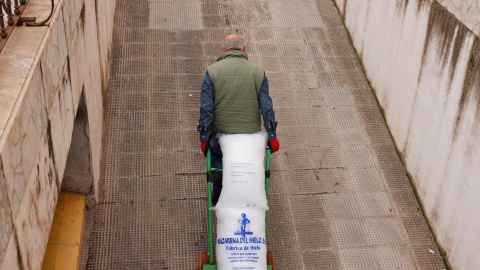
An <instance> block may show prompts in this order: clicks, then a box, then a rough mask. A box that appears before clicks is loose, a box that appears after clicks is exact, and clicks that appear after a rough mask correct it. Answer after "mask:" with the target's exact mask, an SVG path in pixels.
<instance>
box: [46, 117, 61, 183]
mask: <svg viewBox="0 0 480 270" xmlns="http://www.w3.org/2000/svg"><path fill="white" fill-rule="evenodd" d="M47 138H48V154H49V156H50V159H51V160H52V162H53V168H51V167H50V170H49V172H48V176H49V179H50V181H52V180H53V178H55V184H56V186H57V189H58V190H57V191H58V192H60V180H59V179H58V175H57V174H56V172H55V167H56V165H55V164H56V163H55V153H54V152H55V151H54V150H53V140H52V125H51V123H50V120H48V122H47ZM52 170H53V172H52Z"/></svg>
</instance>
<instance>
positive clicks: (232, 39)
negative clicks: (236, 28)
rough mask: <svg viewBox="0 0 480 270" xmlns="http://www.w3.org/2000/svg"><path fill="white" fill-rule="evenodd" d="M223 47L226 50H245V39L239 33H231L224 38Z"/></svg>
mask: <svg viewBox="0 0 480 270" xmlns="http://www.w3.org/2000/svg"><path fill="white" fill-rule="evenodd" d="M223 48H224V51H230V50H243V51H245V40H244V39H243V38H242V37H241V36H239V35H237V34H230V35H228V36H226V37H225V39H223Z"/></svg>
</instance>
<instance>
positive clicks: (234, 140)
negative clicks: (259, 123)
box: [215, 132, 268, 210]
mask: <svg viewBox="0 0 480 270" xmlns="http://www.w3.org/2000/svg"><path fill="white" fill-rule="evenodd" d="M266 140H267V136H266V133H264V132H258V133H254V134H220V135H219V137H218V142H219V143H220V147H221V148H222V154H223V162H222V164H223V183H222V185H223V188H222V193H221V194H220V198H219V199H218V202H217V206H216V207H215V208H216V209H218V208H222V207H227V206H228V207H231V206H235V207H249V206H252V205H255V206H256V207H257V208H264V209H265V210H267V208H268V206H267V198H266V194H265V164H264V162H265V145H266Z"/></svg>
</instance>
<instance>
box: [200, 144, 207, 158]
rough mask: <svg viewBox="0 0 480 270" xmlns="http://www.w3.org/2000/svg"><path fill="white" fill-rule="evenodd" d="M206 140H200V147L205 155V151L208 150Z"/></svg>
mask: <svg viewBox="0 0 480 270" xmlns="http://www.w3.org/2000/svg"><path fill="white" fill-rule="evenodd" d="M208 148H209V147H208V141H201V143H200V149H202V152H203V154H204V155H205V156H207V152H208Z"/></svg>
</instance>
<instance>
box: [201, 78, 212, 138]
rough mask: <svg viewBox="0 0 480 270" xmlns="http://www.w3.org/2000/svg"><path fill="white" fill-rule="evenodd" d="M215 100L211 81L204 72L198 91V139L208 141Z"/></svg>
mask: <svg viewBox="0 0 480 270" xmlns="http://www.w3.org/2000/svg"><path fill="white" fill-rule="evenodd" d="M214 102H215V92H214V90H213V82H212V79H211V78H210V75H208V72H206V73H205V78H204V79H203V84H202V91H201V92H200V120H199V121H198V126H197V130H198V132H200V141H208V138H209V137H210V128H211V126H212V123H213V118H214V114H213V107H214Z"/></svg>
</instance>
